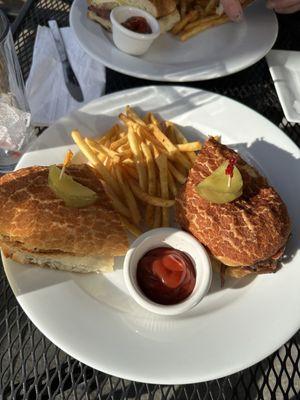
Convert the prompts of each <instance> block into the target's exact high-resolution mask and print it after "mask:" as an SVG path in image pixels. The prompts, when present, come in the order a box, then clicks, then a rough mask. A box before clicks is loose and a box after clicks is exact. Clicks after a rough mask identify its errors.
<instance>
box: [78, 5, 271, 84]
mask: <svg viewBox="0 0 300 400" xmlns="http://www.w3.org/2000/svg"><path fill="white" fill-rule="evenodd" d="M70 25H71V27H72V28H73V30H74V32H75V35H76V37H77V39H78V41H79V43H80V44H81V46H82V47H83V48H84V49H85V51H86V52H87V53H88V54H90V55H91V56H92V57H94V58H96V59H97V60H99V61H101V62H102V63H103V64H105V65H106V66H107V67H109V68H111V69H114V70H116V71H119V72H122V73H124V74H127V75H132V76H136V77H139V78H144V79H152V80H161V81H177V82H187V81H195V80H205V79H211V78H217V77H220V76H225V75H229V74H232V73H234V72H237V71H240V70H242V69H244V68H246V67H248V66H250V65H252V64H254V63H255V62H257V61H258V60H260V59H261V58H263V57H264V56H265V55H266V54H267V53H268V51H269V50H270V49H271V47H272V46H273V44H274V42H275V39H276V36H277V32H278V25H277V19H276V17H275V14H274V13H273V12H272V11H270V10H268V9H267V8H266V6H265V2H264V1H259V0H257V1H255V3H253V4H251V5H250V6H249V7H248V8H247V9H246V10H245V18H244V21H243V22H241V23H235V24H234V23H228V24H225V25H222V26H219V27H217V28H214V29H210V30H208V31H206V32H203V33H201V34H200V35H198V36H196V37H194V38H193V39H191V40H189V41H187V42H185V43H181V42H180V41H179V40H178V39H176V38H174V37H173V36H172V35H171V34H166V35H162V36H160V38H159V39H158V40H157V41H156V42H155V43H154V44H153V45H152V47H151V48H150V50H149V52H148V53H147V54H146V55H145V56H143V57H140V58H138V57H134V56H130V55H127V54H125V53H122V52H121V51H120V50H118V49H117V48H116V47H115V46H114V44H113V42H112V38H111V35H110V34H109V33H107V32H106V31H105V30H104V29H102V27H101V26H100V25H99V24H97V23H95V22H93V21H91V20H89V19H88V18H87V1H86V0H75V1H74V2H73V5H72V8H71V12H70Z"/></svg>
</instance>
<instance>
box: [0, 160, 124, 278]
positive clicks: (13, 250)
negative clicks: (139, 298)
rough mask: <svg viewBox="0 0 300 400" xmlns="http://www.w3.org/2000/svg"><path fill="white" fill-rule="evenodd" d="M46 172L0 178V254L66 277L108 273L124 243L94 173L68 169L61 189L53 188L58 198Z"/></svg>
mask: <svg viewBox="0 0 300 400" xmlns="http://www.w3.org/2000/svg"><path fill="white" fill-rule="evenodd" d="M53 167H54V170H52V172H53V173H54V175H55V173H58V174H59V172H57V171H61V170H60V169H58V168H57V170H55V169H56V167H55V166H53ZM53 167H51V168H53ZM51 168H50V169H49V167H44V166H43V167H42V166H34V167H29V168H24V169H20V170H18V171H15V172H12V173H10V174H7V175H4V176H2V177H1V178H0V204H1V209H0V248H1V249H2V252H3V254H4V255H5V256H6V257H9V258H12V259H13V260H15V261H17V262H19V263H21V264H34V265H38V266H41V267H49V268H53V269H59V270H65V271H71V272H99V271H102V272H107V271H111V270H112V269H113V265H114V257H115V256H123V255H124V254H125V253H126V251H127V249H128V240H127V236H126V233H125V232H124V229H123V226H122V223H121V221H120V219H119V216H118V214H117V213H116V212H115V211H114V209H113V206H112V205H111V202H110V200H109V198H108V197H107V195H106V193H105V191H104V189H103V186H102V184H101V181H100V180H99V177H98V175H97V172H96V171H95V170H94V169H93V168H91V167H89V166H88V165H86V164H80V165H70V166H69V167H67V168H66V170H65V171H66V173H67V176H66V175H65V174H64V175H63V176H64V178H63V180H62V181H59V182H62V186H63V187H62V186H61V184H60V183H59V185H58V180H57V182H56V184H57V188H58V189H56V190H62V192H61V196H58V195H57V193H60V192H59V191H58V192H57V191H54V190H53V187H52V186H51V185H52V184H53V182H52V181H51V182H52V183H51V185H50V184H49V172H50V170H51ZM70 177H71V178H70ZM70 180H71V181H72V182H70ZM73 181H75V182H76V183H75V185H77V186H75V187H74V188H73V184H74V182H73ZM78 184H79V185H80V187H79V189H78ZM64 185H65V186H64ZM73 189H74V190H73ZM72 192H73V193H74V195H72ZM80 193H81V196H80ZM64 196H66V197H64ZM63 198H64V199H65V200H63ZM68 201H70V202H71V205H70V204H69V205H66V204H68ZM72 202H73V203H72Z"/></svg>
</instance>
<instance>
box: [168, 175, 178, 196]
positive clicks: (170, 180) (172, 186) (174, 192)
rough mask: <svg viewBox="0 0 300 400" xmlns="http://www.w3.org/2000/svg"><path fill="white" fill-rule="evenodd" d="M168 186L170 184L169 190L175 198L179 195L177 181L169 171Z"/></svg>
mask: <svg viewBox="0 0 300 400" xmlns="http://www.w3.org/2000/svg"><path fill="white" fill-rule="evenodd" d="M168 184H169V190H170V192H171V193H172V195H173V196H174V197H176V195H177V187H176V183H175V180H174V178H173V175H172V174H171V172H170V170H168Z"/></svg>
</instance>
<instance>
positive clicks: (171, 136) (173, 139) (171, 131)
mask: <svg viewBox="0 0 300 400" xmlns="http://www.w3.org/2000/svg"><path fill="white" fill-rule="evenodd" d="M166 135H167V136H168V138H169V139H170V140H171V142H172V143H173V144H177V140H176V135H175V131H174V129H173V126H172V125H167V131H166Z"/></svg>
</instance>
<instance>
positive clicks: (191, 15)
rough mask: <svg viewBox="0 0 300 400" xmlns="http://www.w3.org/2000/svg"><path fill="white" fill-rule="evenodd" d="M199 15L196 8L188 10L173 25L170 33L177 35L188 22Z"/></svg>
mask: <svg viewBox="0 0 300 400" xmlns="http://www.w3.org/2000/svg"><path fill="white" fill-rule="evenodd" d="M198 15H199V13H198V11H197V10H191V11H189V12H188V13H187V14H186V15H185V17H184V18H182V19H181V20H180V21H179V22H177V24H176V25H175V26H174V27H173V29H172V30H171V33H173V35H177V34H178V33H179V32H180V31H182V29H183V28H184V27H185V26H186V25H187V24H188V23H189V22H192V21H194V20H195V18H197V17H198Z"/></svg>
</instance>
